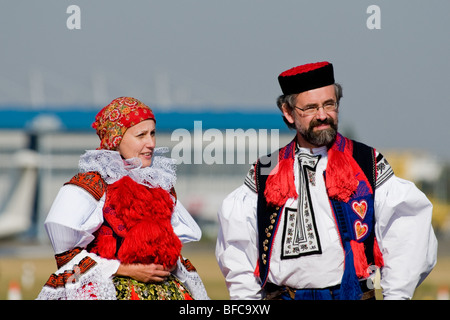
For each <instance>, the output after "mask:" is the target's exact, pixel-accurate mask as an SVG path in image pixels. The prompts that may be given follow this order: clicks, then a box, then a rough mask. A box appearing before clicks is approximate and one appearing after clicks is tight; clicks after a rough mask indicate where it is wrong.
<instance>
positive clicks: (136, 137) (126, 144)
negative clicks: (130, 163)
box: [117, 119, 156, 168]
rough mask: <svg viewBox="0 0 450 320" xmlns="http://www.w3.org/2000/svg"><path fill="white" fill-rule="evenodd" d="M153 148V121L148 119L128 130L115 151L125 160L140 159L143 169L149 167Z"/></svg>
mask: <svg viewBox="0 0 450 320" xmlns="http://www.w3.org/2000/svg"><path fill="white" fill-rule="evenodd" d="M155 146H156V129H155V121H153V120H150V119H149V120H144V121H141V122H139V123H138V124H136V125H134V126H132V127H130V128H128V129H127V131H125V134H124V135H123V138H122V141H121V142H120V144H119V147H118V148H117V151H119V153H120V155H121V156H122V157H123V158H125V159H130V158H136V157H137V158H139V159H141V161H142V167H143V168H144V167H148V166H150V165H151V163H152V157H153V150H154V149H155Z"/></svg>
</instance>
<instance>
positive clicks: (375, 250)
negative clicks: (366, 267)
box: [373, 238, 384, 268]
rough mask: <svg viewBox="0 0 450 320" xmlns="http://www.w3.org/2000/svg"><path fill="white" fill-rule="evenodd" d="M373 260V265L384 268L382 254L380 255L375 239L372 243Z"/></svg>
mask: <svg viewBox="0 0 450 320" xmlns="http://www.w3.org/2000/svg"><path fill="white" fill-rule="evenodd" d="M373 258H374V260H375V261H374V262H375V265H377V266H379V267H380V268H381V267H383V266H384V259H383V254H382V253H381V250H380V247H379V246H378V241H377V238H375V241H374V243H373Z"/></svg>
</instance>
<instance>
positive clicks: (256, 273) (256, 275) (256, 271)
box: [253, 262, 260, 278]
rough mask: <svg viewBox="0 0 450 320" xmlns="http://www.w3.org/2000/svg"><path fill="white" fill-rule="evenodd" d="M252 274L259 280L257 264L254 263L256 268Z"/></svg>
mask: <svg viewBox="0 0 450 320" xmlns="http://www.w3.org/2000/svg"><path fill="white" fill-rule="evenodd" d="M253 274H254V275H255V277H256V278H259V276H260V273H259V262H256V268H255V271H253Z"/></svg>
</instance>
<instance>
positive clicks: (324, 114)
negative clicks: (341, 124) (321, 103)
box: [316, 107, 328, 120]
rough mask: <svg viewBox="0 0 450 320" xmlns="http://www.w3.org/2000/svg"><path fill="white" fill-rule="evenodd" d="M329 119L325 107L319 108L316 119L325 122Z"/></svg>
mask: <svg viewBox="0 0 450 320" xmlns="http://www.w3.org/2000/svg"><path fill="white" fill-rule="evenodd" d="M327 117H328V114H327V112H326V111H325V109H324V108H323V107H319V109H318V110H317V113H316V119H320V120H324V119H326V118H327Z"/></svg>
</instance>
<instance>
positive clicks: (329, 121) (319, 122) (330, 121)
mask: <svg viewBox="0 0 450 320" xmlns="http://www.w3.org/2000/svg"><path fill="white" fill-rule="evenodd" d="M322 124H329V125H330V126H331V127H333V128H334V127H335V126H336V124H335V122H334V120H333V119H332V118H325V119H323V120H322V119H314V120H312V121H311V122H310V123H309V128H310V129H312V128H314V127H317V126H320V125H322Z"/></svg>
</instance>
